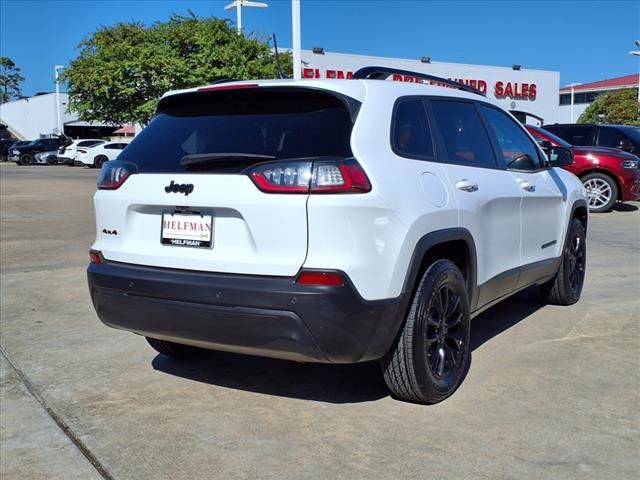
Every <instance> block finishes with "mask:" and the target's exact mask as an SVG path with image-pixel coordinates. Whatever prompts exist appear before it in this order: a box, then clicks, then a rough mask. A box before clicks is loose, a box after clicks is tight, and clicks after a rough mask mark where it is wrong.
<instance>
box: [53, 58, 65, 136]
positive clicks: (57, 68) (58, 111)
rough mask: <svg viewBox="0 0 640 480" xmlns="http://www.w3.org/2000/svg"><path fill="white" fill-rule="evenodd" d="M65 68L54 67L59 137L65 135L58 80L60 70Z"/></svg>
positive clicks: (61, 66) (60, 66)
mask: <svg viewBox="0 0 640 480" xmlns="http://www.w3.org/2000/svg"><path fill="white" fill-rule="evenodd" d="M63 68H64V66H63V65H55V66H54V67H53V71H54V72H55V76H56V129H57V130H58V132H57V133H58V135H60V134H62V133H64V132H63V131H62V112H61V111H60V110H61V109H60V81H59V80H58V77H59V76H60V72H59V71H58V70H62V69H63Z"/></svg>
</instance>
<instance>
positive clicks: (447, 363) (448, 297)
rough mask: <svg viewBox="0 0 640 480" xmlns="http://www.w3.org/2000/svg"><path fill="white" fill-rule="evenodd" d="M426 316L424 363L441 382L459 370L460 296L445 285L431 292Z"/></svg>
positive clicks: (460, 346) (461, 339)
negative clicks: (425, 356) (425, 361)
mask: <svg viewBox="0 0 640 480" xmlns="http://www.w3.org/2000/svg"><path fill="white" fill-rule="evenodd" d="M421 313H422V314H423V315H426V324H427V330H426V337H427V338H426V342H425V344H426V345H427V351H426V355H427V363H428V365H429V369H430V370H431V373H432V374H433V376H434V377H436V378H438V379H440V380H442V379H444V378H446V377H447V376H450V375H451V373H452V372H455V371H457V370H458V369H459V368H460V364H461V362H462V345H463V343H464V332H463V329H462V315H463V313H462V305H461V303H460V297H459V296H458V294H457V293H456V292H454V291H453V290H452V289H451V287H450V286H449V285H447V284H445V285H442V286H441V287H440V289H439V290H438V291H436V292H434V294H433V296H432V297H431V299H430V303H429V305H428V307H427V308H425V309H424V310H423V311H422V312H421Z"/></svg>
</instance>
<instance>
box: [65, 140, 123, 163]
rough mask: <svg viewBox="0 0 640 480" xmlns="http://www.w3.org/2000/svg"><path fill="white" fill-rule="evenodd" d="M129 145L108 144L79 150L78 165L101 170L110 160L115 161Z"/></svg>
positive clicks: (119, 143)
mask: <svg viewBox="0 0 640 480" xmlns="http://www.w3.org/2000/svg"><path fill="white" fill-rule="evenodd" d="M127 145H128V143H121V142H107V143H103V144H100V145H96V146H94V147H89V148H78V153H77V155H76V164H78V165H87V166H88V167H91V168H100V167H102V165H103V164H104V163H106V162H107V161H109V160H115V159H116V158H117V157H118V155H120V152H122V150H124V149H125V147H126V146H127Z"/></svg>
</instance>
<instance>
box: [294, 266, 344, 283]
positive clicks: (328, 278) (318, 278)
mask: <svg viewBox="0 0 640 480" xmlns="http://www.w3.org/2000/svg"><path fill="white" fill-rule="evenodd" d="M296 283H297V284H298V285H320V286H325V287H341V286H343V285H344V278H342V275H340V274H339V273H337V272H321V271H314V270H307V271H303V272H301V273H300V275H299V276H298V279H297V280H296Z"/></svg>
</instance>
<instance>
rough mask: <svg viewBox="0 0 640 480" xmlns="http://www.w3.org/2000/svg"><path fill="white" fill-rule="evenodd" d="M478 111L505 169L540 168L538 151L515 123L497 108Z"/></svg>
mask: <svg viewBox="0 0 640 480" xmlns="http://www.w3.org/2000/svg"><path fill="white" fill-rule="evenodd" d="M480 110H481V111H482V114H483V115H484V118H485V120H486V121H487V123H488V124H489V128H490V130H491V132H492V133H493V136H494V139H495V141H496V142H497V144H498V146H499V147H500V152H501V153H502V156H503V158H504V163H505V165H506V166H507V168H513V169H517V170H537V169H538V168H540V159H539V158H538V149H537V148H536V147H535V144H534V143H533V142H532V141H531V139H530V138H529V136H528V135H527V134H526V133H524V131H523V130H522V129H521V128H520V127H519V126H518V124H517V123H516V122H514V121H513V120H512V119H511V118H509V116H508V115H507V114H505V113H503V112H501V111H500V110H498V109H497V108H492V107H487V106H484V105H482V106H480Z"/></svg>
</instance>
